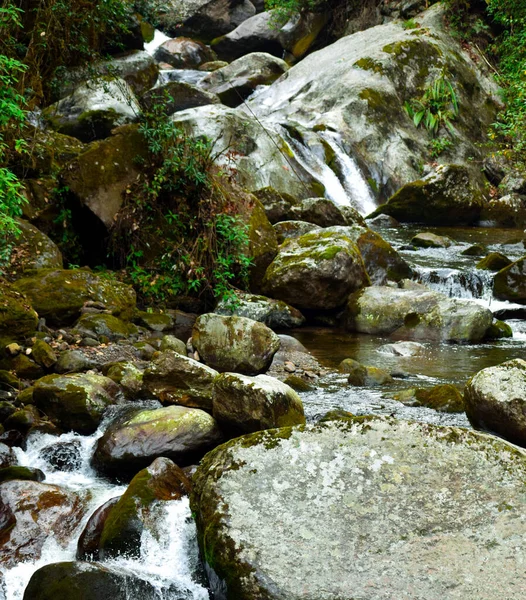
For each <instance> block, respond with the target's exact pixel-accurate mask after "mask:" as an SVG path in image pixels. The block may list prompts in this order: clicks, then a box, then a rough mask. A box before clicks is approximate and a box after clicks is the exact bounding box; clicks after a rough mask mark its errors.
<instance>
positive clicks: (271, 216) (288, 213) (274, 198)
mask: <svg viewBox="0 0 526 600" xmlns="http://www.w3.org/2000/svg"><path fill="white" fill-rule="evenodd" d="M253 194H254V196H256V198H257V199H258V200H259V201H260V202H261V204H262V206H263V208H264V209H265V213H266V214H267V217H268V220H269V221H270V222H271V223H272V224H275V223H279V222H280V221H291V220H294V219H296V218H297V215H296V214H295V212H294V209H295V208H297V207H298V206H299V204H300V199H299V198H297V197H296V196H293V195H291V194H287V192H282V191H278V190H276V189H274V188H273V187H271V186H266V187H262V188H260V189H257V190H254V192H253ZM337 224H338V225H342V224H343V223H337ZM331 225H334V223H331Z"/></svg>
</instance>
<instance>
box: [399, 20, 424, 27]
mask: <svg viewBox="0 0 526 600" xmlns="http://www.w3.org/2000/svg"><path fill="white" fill-rule="evenodd" d="M402 27H403V28H404V29H418V28H419V27H420V23H417V22H416V21H415V20H414V19H407V21H404V22H403V23H402Z"/></svg>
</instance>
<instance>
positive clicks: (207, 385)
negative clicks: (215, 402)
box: [143, 350, 218, 411]
mask: <svg viewBox="0 0 526 600" xmlns="http://www.w3.org/2000/svg"><path fill="white" fill-rule="evenodd" d="M217 375H218V372H217V371H215V370H214V369H211V368H210V367H207V366H206V365H203V364H201V363H199V362H197V361H196V360H193V359H192V358H188V357H187V356H184V355H182V354H178V353H176V352H174V351H173V350H165V351H164V352H161V353H159V354H158V355H157V356H156V357H155V358H154V359H153V361H152V363H151V365H150V366H149V367H148V368H147V369H146V370H145V372H144V376H143V387H144V389H145V390H146V391H147V392H149V393H150V394H152V395H153V396H155V397H156V398H159V400H160V401H161V402H162V403H163V404H181V405H183V406H188V407H192V408H202V409H204V410H209V411H211V410H212V383H213V381H214V379H215V378H216V377H217Z"/></svg>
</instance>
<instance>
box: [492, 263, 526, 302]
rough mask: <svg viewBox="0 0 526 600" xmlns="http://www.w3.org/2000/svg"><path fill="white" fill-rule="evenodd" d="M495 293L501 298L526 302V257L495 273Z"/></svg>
mask: <svg viewBox="0 0 526 600" xmlns="http://www.w3.org/2000/svg"><path fill="white" fill-rule="evenodd" d="M493 294H494V296H495V297H496V298H498V299H499V300H509V301H510V302H518V303H519V304H526V257H524V258H520V259H519V260H517V261H515V262H514V263H511V264H510V265H508V266H507V267H505V268H504V269H501V270H500V271H499V272H498V273H497V274H496V275H495V277H494V279H493Z"/></svg>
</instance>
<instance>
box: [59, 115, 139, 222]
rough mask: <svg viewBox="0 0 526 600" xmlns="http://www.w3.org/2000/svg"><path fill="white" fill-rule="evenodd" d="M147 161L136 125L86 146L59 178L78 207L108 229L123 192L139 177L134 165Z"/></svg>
mask: <svg viewBox="0 0 526 600" xmlns="http://www.w3.org/2000/svg"><path fill="white" fill-rule="evenodd" d="M147 158H148V148H147V145H146V144H145V141H144V137H143V135H142V134H141V133H140V132H139V130H138V128H137V126H136V125H128V126H125V127H120V128H119V129H118V130H117V131H116V132H115V134H114V135H112V136H111V137H110V138H109V139H107V140H102V141H100V142H93V143H92V144H90V145H89V146H88V147H87V148H86V150H85V152H83V153H82V154H80V155H79V156H78V157H77V158H75V159H74V160H73V161H71V163H70V164H69V165H68V166H67V167H66V168H65V169H64V170H63V171H62V173H61V178H62V181H63V183H64V185H66V186H67V187H68V189H69V191H70V192H71V193H72V194H73V195H74V197H75V198H76V199H77V200H78V201H79V202H80V204H81V205H82V206H84V207H86V208H87V209H88V210H89V211H91V212H92V213H93V214H94V215H95V216H96V217H97V220H99V221H101V222H102V223H103V224H104V225H105V226H106V228H108V229H109V228H110V227H111V226H112V225H113V224H114V220H115V217H116V215H117V213H118V212H119V210H120V208H121V206H122V203H123V196H122V195H123V193H124V191H125V190H126V189H127V188H128V186H130V185H131V184H132V183H134V182H135V181H136V179H137V177H138V176H139V173H140V168H139V165H138V163H137V161H138V160H146V159H147Z"/></svg>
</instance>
